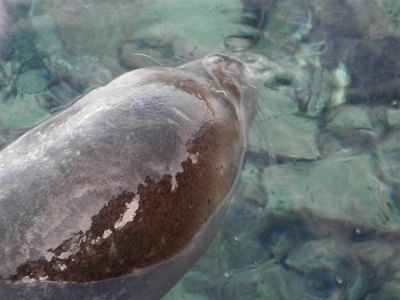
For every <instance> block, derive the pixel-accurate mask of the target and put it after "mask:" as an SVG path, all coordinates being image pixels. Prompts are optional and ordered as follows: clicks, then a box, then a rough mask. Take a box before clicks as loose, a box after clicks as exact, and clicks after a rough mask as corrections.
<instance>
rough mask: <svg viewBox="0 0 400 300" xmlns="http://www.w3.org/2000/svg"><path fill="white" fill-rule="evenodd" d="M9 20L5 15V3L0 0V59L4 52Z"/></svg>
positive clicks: (3, 0) (6, 14)
mask: <svg viewBox="0 0 400 300" xmlns="http://www.w3.org/2000/svg"><path fill="white" fill-rule="evenodd" d="M9 25H10V20H9V17H8V13H7V7H6V1H5V0H0V57H1V55H2V53H3V51H4V50H5V49H4V48H5V47H6V40H7V32H8V27H9Z"/></svg>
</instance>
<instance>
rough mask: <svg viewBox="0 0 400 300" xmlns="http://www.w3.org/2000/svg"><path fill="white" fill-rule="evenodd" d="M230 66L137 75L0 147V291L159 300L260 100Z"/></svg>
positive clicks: (227, 188) (227, 174)
mask: <svg viewBox="0 0 400 300" xmlns="http://www.w3.org/2000/svg"><path fill="white" fill-rule="evenodd" d="M256 101H257V90H256V86H255V82H254V79H253V77H252V76H251V75H250V74H249V72H248V70H246V68H245V67H244V66H243V65H242V64H241V63H240V62H238V61H236V60H234V59H231V58H229V57H226V56H222V55H212V56H206V57H205V58H203V59H201V60H197V61H194V62H191V63H188V64H185V65H182V66H180V67H178V68H175V69H161V68H152V69H139V70H136V71H133V72H130V73H127V74H124V75H122V76H121V77H119V78H117V79H115V80H114V81H112V82H111V83H109V84H108V85H106V86H104V87H101V88H98V89H95V90H93V91H92V92H90V93H89V94H87V95H86V96H84V97H82V98H81V99H79V100H78V101H77V102H75V103H74V104H73V105H72V106H71V107H69V108H68V109H66V110H65V111H63V112H61V113H59V114H57V115H55V116H53V117H52V118H50V119H48V120H47V121H45V122H43V123H41V124H39V125H38V126H36V127H35V128H33V129H31V130H29V131H28V132H26V133H25V134H23V135H22V136H20V137H19V138H17V139H16V140H15V141H13V142H11V143H10V144H8V145H7V146H5V148H4V149H2V150H1V151H0V239H1V241H2V245H3V246H2V247H1V249H0V266H1V267H0V276H1V278H2V280H1V281H0V294H1V295H2V297H3V298H4V299H158V298H160V297H161V296H162V295H163V294H164V293H165V292H166V291H168V290H169V289H170V288H171V287H172V286H173V285H174V284H175V283H176V281H177V280H178V279H179V278H180V277H181V276H182V275H183V274H184V272H186V271H187V270H188V269H189V268H190V267H191V266H192V265H193V263H194V262H195V261H196V260H197V258H198V257H199V256H200V255H201V254H202V253H203V252H204V251H205V249H206V248H207V247H208V245H209V243H210V242H211V240H212V238H213V236H214V234H215V232H216V230H217V228H218V225H219V223H220V221H221V219H222V217H223V214H224V211H225V210H226V207H227V205H228V202H229V198H230V196H231V193H232V189H233V187H234V184H235V181H236V178H237V174H238V173H239V170H240V167H241V164H242V160H243V154H244V150H245V141H246V131H247V127H248V125H249V122H250V120H251V117H252V114H253V113H254V109H255V107H256Z"/></svg>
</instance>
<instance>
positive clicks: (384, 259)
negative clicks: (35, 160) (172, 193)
mask: <svg viewBox="0 0 400 300" xmlns="http://www.w3.org/2000/svg"><path fill="white" fill-rule="evenodd" d="M8 2H9V3H8V6H9V7H8V9H9V13H10V20H9V23H8V24H9V25H8V26H6V25H2V26H1V27H2V28H6V27H7V30H6V32H5V33H4V34H2V32H0V42H1V44H0V46H1V51H2V59H1V63H0V129H7V128H21V127H30V126H33V125H35V124H37V123H39V122H40V121H42V120H44V119H46V118H48V117H49V116H51V115H53V114H54V113H56V112H57V111H60V110H62V109H63V108H65V107H67V106H68V104H69V103H71V102H72V101H73V100H74V99H76V98H77V97H78V96H80V95H82V94H84V93H86V92H87V91H89V90H91V89H93V88H95V87H97V86H101V85H103V84H105V83H107V82H109V81H110V80H112V79H113V78H115V77H117V76H118V75H119V74H122V73H124V72H127V71H129V70H133V69H135V68H139V67H147V66H151V65H154V64H155V62H154V61H155V60H157V61H158V62H159V63H161V64H164V65H167V66H176V65H178V64H181V63H184V62H187V61H190V60H192V59H194V58H198V57H201V56H203V55H204V54H206V53H209V52H223V53H228V54H230V55H233V56H236V57H238V58H239V59H241V60H242V61H244V62H246V63H247V65H248V66H249V68H251V69H252V70H253V71H254V72H255V73H256V75H257V78H258V79H259V82H260V87H261V88H260V97H259V109H258V112H257V115H256V118H255V120H254V122H253V126H252V128H251V130H250V134H249V141H248V153H247V155H246V163H245V166H244V170H243V171H242V174H241V180H240V183H239V187H238V190H237V193H236V195H235V197H234V199H233V200H232V204H231V207H230V210H229V212H228V213H227V216H226V218H225V220H224V224H223V226H222V228H221V230H220V231H219V233H218V235H217V238H216V239H215V241H214V243H213V244H212V246H211V247H210V249H209V250H208V251H207V253H206V254H205V255H204V256H203V257H202V258H201V259H200V260H199V261H198V263H197V264H196V265H195V266H194V267H193V268H192V270H191V271H190V272H189V273H187V274H186V275H185V277H184V278H182V280H181V281H180V282H179V283H178V284H177V285H176V286H175V287H174V288H173V289H172V290H171V291H170V292H169V294H167V295H166V296H165V297H164V299H268V300H270V299H271V300H275V299H290V300H291V299H329V300H334V299H335V300H336V299H367V300H372V299H399V296H398V295H399V294H400V273H399V269H400V268H399V266H400V256H399V254H400V252H399V251H400V220H399V216H400V214H399V213H400V211H399V208H400V206H399V201H400V198H399V195H400V175H399V173H398V171H399V168H400V143H399V140H400V139H399V138H400V131H399V125H400V111H399V105H400V102H399V101H400V81H399V75H400V59H399V55H400V4H399V2H398V1H396V0H381V1H378V0H371V1H368V2H366V1H365V0H364V1H363V0H296V1H294V0H243V1H240V0H221V1H216V0H213V1H211V0H192V1H182V0H180V1H178V0H148V1H132V0H131V1H128V0H114V1H106V0H97V1H96V0H79V1H78V0H68V1H66V0H32V1H29V0H10V1H8ZM3 20H4V18H3ZM0 24H1V23H0ZM142 54H145V55H146V56H150V57H151V58H148V57H145V56H143V55H142Z"/></svg>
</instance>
